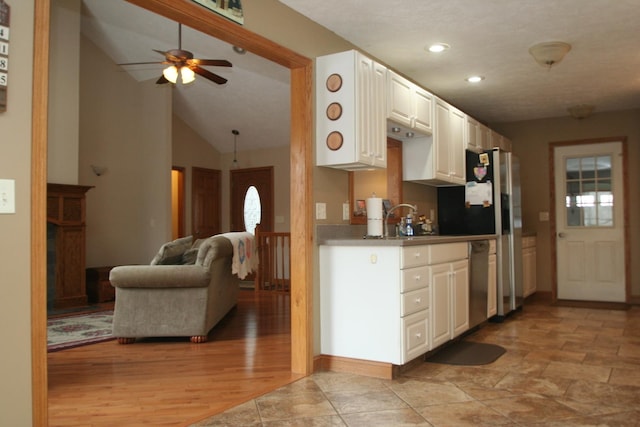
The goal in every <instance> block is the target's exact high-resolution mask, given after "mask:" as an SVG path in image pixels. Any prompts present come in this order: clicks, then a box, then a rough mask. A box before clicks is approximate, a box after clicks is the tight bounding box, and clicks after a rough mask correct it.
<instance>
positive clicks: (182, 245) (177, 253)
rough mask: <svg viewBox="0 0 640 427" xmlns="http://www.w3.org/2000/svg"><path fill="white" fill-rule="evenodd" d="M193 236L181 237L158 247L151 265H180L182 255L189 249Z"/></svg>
mask: <svg viewBox="0 0 640 427" xmlns="http://www.w3.org/2000/svg"><path fill="white" fill-rule="evenodd" d="M192 242H193V236H187V237H181V238H179V239H176V240H174V241H172V242H168V243H165V244H164V245H162V246H161V247H160V250H159V251H158V253H157V254H156V256H155V257H154V258H153V260H151V265H174V264H181V263H182V255H183V254H184V253H185V252H186V251H187V250H188V249H189V248H191V244H192Z"/></svg>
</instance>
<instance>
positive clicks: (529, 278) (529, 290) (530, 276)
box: [522, 237, 537, 298]
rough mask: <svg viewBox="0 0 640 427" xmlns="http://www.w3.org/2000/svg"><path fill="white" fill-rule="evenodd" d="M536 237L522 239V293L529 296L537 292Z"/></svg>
mask: <svg viewBox="0 0 640 427" xmlns="http://www.w3.org/2000/svg"><path fill="white" fill-rule="evenodd" d="M536 279H537V277H536V238H535V237H525V238H523V239H522V293H523V297H525V298H526V297H528V296H529V295H532V294H534V293H535V292H536V288H537V284H536Z"/></svg>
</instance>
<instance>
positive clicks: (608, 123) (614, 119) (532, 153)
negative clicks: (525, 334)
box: [491, 110, 640, 298]
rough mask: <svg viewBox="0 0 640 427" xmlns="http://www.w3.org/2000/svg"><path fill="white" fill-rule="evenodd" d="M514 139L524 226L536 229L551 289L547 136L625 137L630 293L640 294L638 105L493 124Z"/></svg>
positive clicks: (543, 277) (543, 281)
mask: <svg viewBox="0 0 640 427" xmlns="http://www.w3.org/2000/svg"><path fill="white" fill-rule="evenodd" d="M491 127H492V128H495V129H496V130H497V131H498V132H500V133H501V134H503V135H505V136H507V137H508V138H510V139H511V140H512V141H513V151H514V153H515V154H516V155H518V156H519V158H520V169H521V182H522V210H523V228H524V230H525V231H532V232H536V233H537V244H538V246H537V261H538V263H537V276H538V289H539V290H545V291H549V290H550V289H551V273H550V263H551V259H550V249H551V248H550V228H549V222H548V221H540V220H539V218H538V214H539V212H549V209H550V199H549V181H550V179H549V150H548V145H549V142H557V141H574V140H581V139H593V138H604V137H615V136H626V137H627V148H628V156H629V159H628V160H629V162H628V165H629V168H628V170H627V172H628V174H629V188H628V189H627V194H628V196H629V199H628V200H629V203H630V206H629V208H630V212H631V215H630V218H631V221H630V229H629V237H630V243H631V260H632V262H631V278H630V280H631V286H632V292H631V293H632V295H633V296H634V297H636V298H637V297H640V264H638V263H637V262H633V260H637V259H639V258H640V224H639V223H638V221H637V220H636V219H637V217H638V214H637V212H638V210H640V192H639V191H638V188H640V170H639V169H638V167H637V165H638V164H640V110H631V111H620V112H612V113H600V114H594V115H593V116H591V117H589V118H587V119H584V120H576V119H573V118H570V117H561V118H553V119H544V120H531V121H522V122H514V123H497V124H494V125H491Z"/></svg>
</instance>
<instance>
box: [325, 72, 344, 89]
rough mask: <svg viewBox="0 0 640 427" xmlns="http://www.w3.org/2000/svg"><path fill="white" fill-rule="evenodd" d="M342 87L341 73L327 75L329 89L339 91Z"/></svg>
mask: <svg viewBox="0 0 640 427" xmlns="http://www.w3.org/2000/svg"><path fill="white" fill-rule="evenodd" d="M341 87H342V77H341V76H340V74H335V73H334V74H331V75H330V76H329V77H327V89H328V90H329V92H337V91H339V90H340V88H341Z"/></svg>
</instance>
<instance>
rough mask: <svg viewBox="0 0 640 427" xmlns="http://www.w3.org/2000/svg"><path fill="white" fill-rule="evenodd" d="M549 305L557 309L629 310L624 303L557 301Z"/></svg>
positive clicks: (627, 305) (629, 306)
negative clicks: (557, 307)
mask: <svg viewBox="0 0 640 427" xmlns="http://www.w3.org/2000/svg"><path fill="white" fill-rule="evenodd" d="M551 305H555V306H559V307H577V308H595V309H600V310H629V309H630V308H631V305H630V304H627V303H625V302H601V301H575V300H562V299H559V300H557V301H556V302H554V303H553V304H551Z"/></svg>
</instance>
